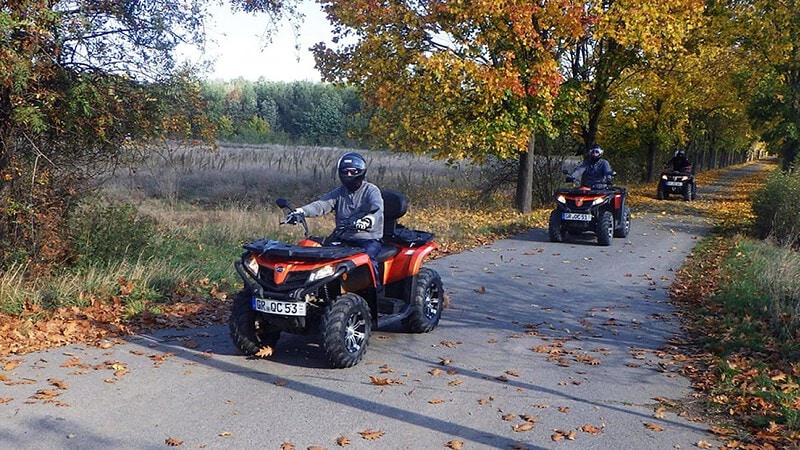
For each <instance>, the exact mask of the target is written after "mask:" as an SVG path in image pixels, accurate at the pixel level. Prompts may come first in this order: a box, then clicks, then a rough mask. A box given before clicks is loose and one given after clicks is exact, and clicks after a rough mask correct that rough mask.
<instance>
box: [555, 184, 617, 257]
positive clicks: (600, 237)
mask: <svg viewBox="0 0 800 450" xmlns="http://www.w3.org/2000/svg"><path fill="white" fill-rule="evenodd" d="M563 172H564V173H565V174H567V175H569V172H567V171H566V170H564V171H563ZM567 181H568V182H572V181H575V180H574V179H573V178H572V177H571V176H568V177H567ZM553 198H554V200H555V202H556V209H554V210H553V212H551V213H550V223H549V229H548V234H549V235H550V241H551V242H562V241H564V240H566V239H567V235H579V234H582V233H584V232H587V231H591V232H593V233H594V234H595V235H596V236H597V243H598V244H600V245H611V238H612V236H613V237H618V238H624V237H626V236H628V233H629V232H630V230H631V210H630V208H628V205H626V204H625V199H626V198H627V190H626V189H625V188H624V187H616V186H612V185H611V184H608V185H604V186H596V189H592V188H590V187H587V186H580V187H577V188H561V189H558V190H557V191H556V193H555V195H554V196H553Z"/></svg>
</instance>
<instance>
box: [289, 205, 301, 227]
mask: <svg viewBox="0 0 800 450" xmlns="http://www.w3.org/2000/svg"><path fill="white" fill-rule="evenodd" d="M305 215H306V213H305V212H304V211H303V209H302V208H297V209H295V210H294V211H292V212H290V213H289V215H288V216H286V223H288V224H292V225H294V224H296V223H297V222H298V221H299V220H300V219H302V218H303V217H305Z"/></svg>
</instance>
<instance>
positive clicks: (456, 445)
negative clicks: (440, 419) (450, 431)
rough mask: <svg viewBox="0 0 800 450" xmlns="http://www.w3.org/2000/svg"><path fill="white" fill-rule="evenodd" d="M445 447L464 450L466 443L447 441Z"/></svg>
mask: <svg viewBox="0 0 800 450" xmlns="http://www.w3.org/2000/svg"><path fill="white" fill-rule="evenodd" d="M444 446H445V447H447V448H451V449H453V450H461V449H463V448H464V443H463V442H461V441H447V442H446V443H445V444H444Z"/></svg>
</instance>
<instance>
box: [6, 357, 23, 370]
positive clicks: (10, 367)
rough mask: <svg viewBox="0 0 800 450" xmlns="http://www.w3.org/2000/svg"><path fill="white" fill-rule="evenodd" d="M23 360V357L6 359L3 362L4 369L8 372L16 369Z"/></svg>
mask: <svg viewBox="0 0 800 450" xmlns="http://www.w3.org/2000/svg"><path fill="white" fill-rule="evenodd" d="M23 362H24V361H23V360H21V359H12V360H11V361H6V362H5V363H4V364H3V370H5V371H6V372H10V371H12V370H14V369H16V368H17V366H18V365H20V364H21V363H23Z"/></svg>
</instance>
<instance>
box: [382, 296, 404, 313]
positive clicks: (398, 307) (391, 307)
mask: <svg viewBox="0 0 800 450" xmlns="http://www.w3.org/2000/svg"><path fill="white" fill-rule="evenodd" d="M405 306H406V302H404V301H403V300H401V299H399V298H387V297H382V298H379V299H378V314H398V313H399V312H401V311H402V310H403V308H405Z"/></svg>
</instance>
